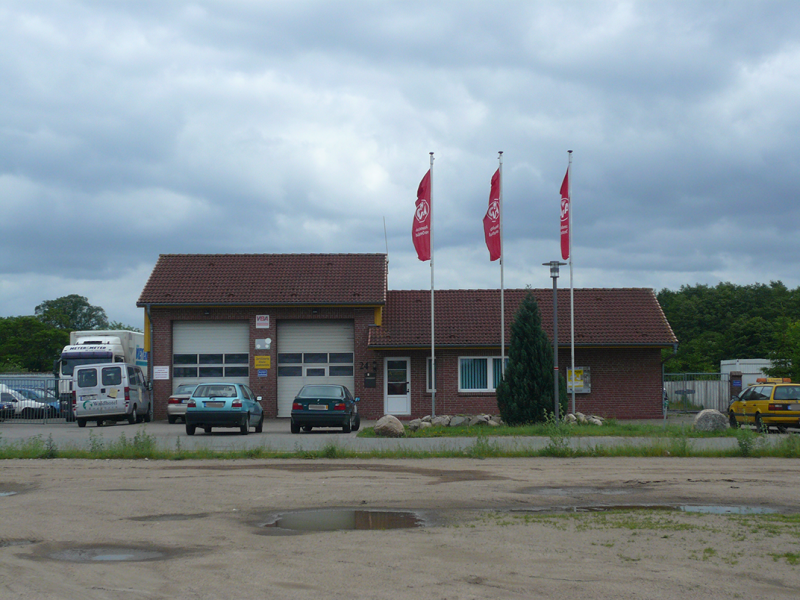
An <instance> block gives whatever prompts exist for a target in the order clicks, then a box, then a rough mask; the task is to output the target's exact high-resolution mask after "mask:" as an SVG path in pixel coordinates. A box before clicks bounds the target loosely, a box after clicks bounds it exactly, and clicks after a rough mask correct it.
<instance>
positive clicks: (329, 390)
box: [297, 385, 344, 398]
mask: <svg viewBox="0 0 800 600" xmlns="http://www.w3.org/2000/svg"><path fill="white" fill-rule="evenodd" d="M297 396H298V397H299V398H344V392H342V388H340V387H338V386H333V385H307V386H304V387H303V389H302V390H300V393H299V394H297Z"/></svg>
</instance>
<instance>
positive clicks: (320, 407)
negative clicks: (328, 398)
mask: <svg viewBox="0 0 800 600" xmlns="http://www.w3.org/2000/svg"><path fill="white" fill-rule="evenodd" d="M308 410H328V405H327V404H309V405H308Z"/></svg>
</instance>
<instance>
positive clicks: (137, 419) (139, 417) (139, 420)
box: [136, 415, 144, 423]
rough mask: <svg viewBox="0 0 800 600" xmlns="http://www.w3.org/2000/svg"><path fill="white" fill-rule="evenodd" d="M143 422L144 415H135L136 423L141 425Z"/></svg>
mask: <svg viewBox="0 0 800 600" xmlns="http://www.w3.org/2000/svg"><path fill="white" fill-rule="evenodd" d="M143 421H144V415H136V422H137V423H141V422H143Z"/></svg>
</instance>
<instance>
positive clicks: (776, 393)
mask: <svg viewBox="0 0 800 600" xmlns="http://www.w3.org/2000/svg"><path fill="white" fill-rule="evenodd" d="M728 417H729V419H730V423H731V427H734V428H736V427H739V426H741V425H755V427H756V429H759V430H762V431H768V430H769V428H770V427H776V428H777V429H778V431H781V432H783V431H785V430H786V428H787V427H800V383H792V382H791V380H790V379H780V378H775V377H769V378H760V379H757V380H756V383H754V384H753V385H751V386H749V387H748V388H747V389H745V390H743V391H742V393H741V394H739V395H738V396H734V397H733V398H732V400H731V405H730V406H729V407H728Z"/></svg>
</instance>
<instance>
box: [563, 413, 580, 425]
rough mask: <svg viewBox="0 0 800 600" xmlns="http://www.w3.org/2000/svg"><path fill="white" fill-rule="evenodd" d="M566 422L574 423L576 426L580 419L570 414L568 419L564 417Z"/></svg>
mask: <svg viewBox="0 0 800 600" xmlns="http://www.w3.org/2000/svg"><path fill="white" fill-rule="evenodd" d="M564 421H566V422H567V423H573V424H574V423H577V422H578V419H577V418H575V415H573V414H572V413H569V414H567V416H566V417H564Z"/></svg>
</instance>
